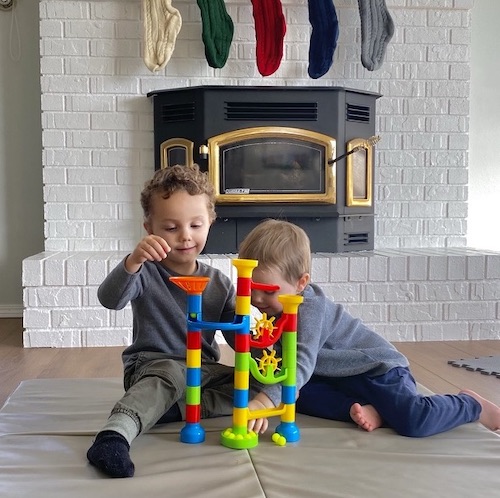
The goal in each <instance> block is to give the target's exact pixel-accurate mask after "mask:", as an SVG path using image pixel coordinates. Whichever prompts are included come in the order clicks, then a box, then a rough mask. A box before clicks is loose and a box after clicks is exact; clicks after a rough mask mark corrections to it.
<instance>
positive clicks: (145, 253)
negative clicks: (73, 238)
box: [87, 165, 235, 477]
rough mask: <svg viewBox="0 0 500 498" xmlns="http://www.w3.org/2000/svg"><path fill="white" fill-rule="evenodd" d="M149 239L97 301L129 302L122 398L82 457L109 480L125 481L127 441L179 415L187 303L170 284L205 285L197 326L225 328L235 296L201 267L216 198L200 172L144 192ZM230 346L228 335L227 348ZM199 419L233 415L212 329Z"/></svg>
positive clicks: (178, 175) (155, 181)
mask: <svg viewBox="0 0 500 498" xmlns="http://www.w3.org/2000/svg"><path fill="white" fill-rule="evenodd" d="M141 205H142V208H143V211H144V228H145V230H146V235H145V236H144V237H143V238H142V239H141V240H140V241H139V243H138V244H137V246H136V247H135V249H134V250H133V251H132V252H131V253H130V254H129V255H128V256H126V257H125V258H124V259H123V260H122V261H121V262H120V263H119V264H118V266H116V268H114V269H113V270H112V271H111V273H110V274H109V275H108V276H107V277H106V279H105V280H104V281H103V282H102V284H101V286H100V287H99V290H98V298H99V301H100V302H101V304H102V305H103V306H105V307H106V308H109V309H113V310H119V309H122V308H124V307H125V306H126V305H127V304H128V303H129V302H130V303H131V305H132V313H133V330H132V333H133V336H132V344H131V345H130V346H129V347H127V348H126V349H125V351H124V352H123V365H124V387H125V390H126V392H125V395H124V396H123V397H122V398H121V399H120V400H119V401H118V402H117V403H116V405H115V406H114V408H113V409H112V411H111V415H110V417H109V419H108V421H107V422H106V424H105V425H104V427H103V428H102V429H101V431H100V432H99V433H98V434H97V436H96V438H95V440H94V442H93V444H92V446H91V448H90V449H89V450H88V452H87V458H88V459H89V461H90V463H91V464H92V465H94V466H95V467H97V468H98V469H99V470H101V471H102V472H104V473H105V474H107V475H109V476H111V477H131V476H133V475H134V470H135V469H134V464H133V463H132V460H131V458H130V455H129V449H130V444H131V442H132V441H133V440H134V439H135V438H136V437H137V436H138V435H139V434H141V433H143V432H146V431H147V430H148V429H150V428H151V427H153V425H155V424H156V423H157V422H158V421H162V422H166V421H173V420H181V419H182V418H184V416H185V413H184V412H185V403H184V397H185V390H186V362H185V357H186V330H187V322H186V316H187V310H186V305H187V296H186V293H185V291H183V290H182V289H180V288H179V287H177V286H176V285H175V284H174V283H172V282H171V281H170V280H169V277H171V276H178V275H197V276H207V277H210V281H209V283H208V285H207V287H206V292H205V293H204V295H203V310H202V313H203V319H204V320H206V321H211V322H230V321H232V320H233V318H234V307H235V292H234V287H233V285H232V283H231V281H230V279H229V278H228V277H227V276H225V275H224V274H223V273H222V272H220V271H219V270H217V269H214V268H212V267H211V266H208V265H206V264H204V263H202V262H200V261H198V260H197V258H198V256H199V254H200V253H201V251H202V250H203V248H204V247H205V243H206V241H207V237H208V233H209V229H210V226H211V224H212V222H213V221H214V219H215V210H214V191H213V187H212V185H211V184H210V182H209V180H208V178H207V175H206V174H205V173H203V172H201V171H200V170H199V168H198V166H197V165H193V166H172V167H168V168H165V169H162V170H159V171H157V172H156V174H155V175H154V176H153V178H152V179H151V180H150V181H149V182H147V183H146V185H145V186H144V189H143V191H142V194H141ZM230 340H231V338H230V337H228V341H230ZM201 350H202V366H201V371H202V372H201V382H202V402H201V409H202V413H201V416H202V417H203V418H206V417H214V416H220V415H230V414H231V413H232V408H233V403H232V393H233V376H234V370H233V368H231V367H228V366H224V365H220V364H219V363H217V362H218V360H219V358H220V351H219V347H218V345H217V342H216V341H215V338H214V331H203V333H202V347H201Z"/></svg>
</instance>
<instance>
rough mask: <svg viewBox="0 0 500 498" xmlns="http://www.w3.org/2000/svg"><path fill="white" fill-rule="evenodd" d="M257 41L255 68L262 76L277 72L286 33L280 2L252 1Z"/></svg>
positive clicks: (272, 0) (269, 0)
mask: <svg viewBox="0 0 500 498" xmlns="http://www.w3.org/2000/svg"><path fill="white" fill-rule="evenodd" d="M252 6H253V18H254V20H255V38H256V41H257V46H256V52H257V68H258V70H259V73H260V74H261V75H262V76H269V75H271V74H273V73H274V72H276V71H277V69H278V68H279V67H280V64H281V59H282V58H283V39H284V38H285V33H286V22H285V16H284V15H283V6H282V5H281V0H252Z"/></svg>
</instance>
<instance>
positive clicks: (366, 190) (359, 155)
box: [346, 138, 373, 207]
mask: <svg viewBox="0 0 500 498" xmlns="http://www.w3.org/2000/svg"><path fill="white" fill-rule="evenodd" d="M355 147H359V148H360V150H358V151H356V152H354V153H352V154H349V155H348V156H347V158H346V206H348V207H355V206H371V205H372V197H373V193H372V183H373V182H372V178H373V146H372V145H370V144H369V143H368V142H367V140H366V139H364V138H355V139H353V140H349V142H347V152H350V151H351V150H353V149H354V148H355ZM360 188H361V189H362V190H363V192H359V189H360Z"/></svg>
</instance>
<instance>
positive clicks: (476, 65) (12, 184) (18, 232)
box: [0, 0, 500, 316]
mask: <svg viewBox="0 0 500 498" xmlns="http://www.w3.org/2000/svg"><path fill="white" fill-rule="evenodd" d="M137 1H138V2H139V0H137ZM16 2H17V6H16V8H17V11H16V12H17V20H18V24H19V29H20V35H21V43H22V56H21V60H20V61H12V60H11V58H10V55H9V41H10V36H9V32H10V25H11V19H12V15H11V13H10V12H0V46H1V47H2V48H1V50H0V68H1V70H0V275H1V276H2V285H1V286H0V316H6V315H8V314H10V313H12V312H13V313H15V314H19V315H20V311H19V310H20V309H21V307H22V284H21V261H22V260H23V259H24V258H25V257H26V256H28V255H32V254H35V253H37V252H39V251H41V250H42V249H43V203H42V179H41V130H40V124H39V123H40V104H39V98H40V89H39V67H38V66H39V51H38V50H39V49H38V44H39V38H38V29H39V26H38V2H37V1H32V0H16ZM68 3H75V2H68ZM286 3H287V4H289V3H290V2H286ZM297 3H299V4H302V3H305V0H297ZM341 3H345V2H341ZM355 3H356V2H353V4H355ZM387 3H388V5H389V7H391V6H392V4H394V3H396V4H399V3H401V2H391V1H388V2H387ZM459 3H460V2H459ZM467 3H468V2H467ZM284 4H285V2H284ZM335 4H336V5H337V2H335ZM445 4H446V5H448V4H449V5H450V6H453V5H452V2H444V1H441V2H439V5H445ZM193 8H196V5H195V6H194V7H193ZM499 10H500V4H499V3H498V2H487V1H482V2H475V4H474V7H473V10H472V61H471V69H472V78H471V85H472V94H471V123H470V182H471V183H470V208H469V212H470V216H469V225H468V242H469V245H472V246H475V247H484V248H491V249H495V248H496V249H499V248H500V239H499V237H500V231H498V230H497V231H496V232H495V231H488V232H486V231H485V230H484V229H482V228H481V223H480V222H481V216H484V217H485V218H486V219H488V220H490V219H491V216H492V213H496V211H497V207H496V205H495V204H494V200H495V198H496V197H498V194H496V191H498V188H499V187H498V186H499V185H500V178H499V175H500V168H498V167H496V161H495V156H496V150H495V148H494V146H495V145H496V143H497V142H498V136H495V135H494V133H495V132H496V133H497V135H498V128H499V126H500V125H499V123H498V120H497V117H496V116H498V114H499V113H498V109H497V108H498V106H499V105H500V103H499V101H498V99H497V98H496V96H495V92H496V88H495V87H496V86H497V81H498V73H499V71H500V64H499V63H498V55H497V53H496V52H497V48H496V47H497V46H498V41H497V40H498V37H499V35H498V26H497V19H498V18H499V17H498V13H499ZM14 48H15V47H14ZM375 75H376V74H375ZM483 146H484V147H486V148H485V149H483V148H482V147H483ZM480 154H481V156H480ZM495 188H496V191H495ZM481 211H484V212H485V213H486V214H485V215H483V214H482V213H481Z"/></svg>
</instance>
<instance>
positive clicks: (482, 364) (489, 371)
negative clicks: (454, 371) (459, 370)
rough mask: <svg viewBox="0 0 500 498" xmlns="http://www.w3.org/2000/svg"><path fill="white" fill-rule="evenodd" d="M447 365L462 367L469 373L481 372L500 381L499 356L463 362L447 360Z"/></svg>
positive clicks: (468, 359) (469, 359)
mask: <svg viewBox="0 0 500 498" xmlns="http://www.w3.org/2000/svg"><path fill="white" fill-rule="evenodd" d="M448 364H449V365H452V366H454V367H463V368H465V369H466V370H470V371H471V372H481V373H482V374H483V375H494V376H495V377H497V378H498V379H500V356H480V357H479V358H465V359H463V360H449V361H448Z"/></svg>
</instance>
